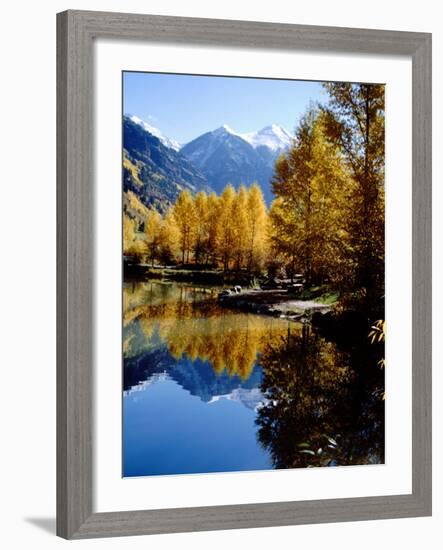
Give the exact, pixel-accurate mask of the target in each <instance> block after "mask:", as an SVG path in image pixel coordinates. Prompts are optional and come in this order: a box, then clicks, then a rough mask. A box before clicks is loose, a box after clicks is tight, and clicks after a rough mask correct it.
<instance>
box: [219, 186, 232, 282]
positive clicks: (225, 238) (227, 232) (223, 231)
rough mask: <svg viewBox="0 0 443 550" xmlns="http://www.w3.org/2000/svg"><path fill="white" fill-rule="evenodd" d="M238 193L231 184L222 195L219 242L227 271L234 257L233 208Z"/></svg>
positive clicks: (222, 259) (220, 253)
mask: <svg viewBox="0 0 443 550" xmlns="http://www.w3.org/2000/svg"><path fill="white" fill-rule="evenodd" d="M235 196H236V192H235V189H234V187H233V186H232V185H231V184H228V185H227V186H226V187H225V188H224V190H223V193H222V194H221V195H220V216H219V229H220V233H219V241H218V252H219V255H220V258H221V262H222V265H223V269H224V270H225V271H227V270H228V269H229V266H230V262H231V260H232V256H233V250H232V249H233V245H234V230H233V206H234V200H235Z"/></svg>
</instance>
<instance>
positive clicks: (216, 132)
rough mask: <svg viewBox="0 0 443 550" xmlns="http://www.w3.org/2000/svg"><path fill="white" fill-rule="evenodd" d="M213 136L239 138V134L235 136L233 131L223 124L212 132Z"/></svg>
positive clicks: (235, 133)
mask: <svg viewBox="0 0 443 550" xmlns="http://www.w3.org/2000/svg"><path fill="white" fill-rule="evenodd" d="M212 133H213V134H214V135H215V136H217V135H225V134H231V135H232V136H239V135H240V134H237V132H236V131H235V130H233V129H232V128H231V127H230V126H228V125H227V124H223V125H222V126H220V128H217V129H215V130H214V131H213V132H212Z"/></svg>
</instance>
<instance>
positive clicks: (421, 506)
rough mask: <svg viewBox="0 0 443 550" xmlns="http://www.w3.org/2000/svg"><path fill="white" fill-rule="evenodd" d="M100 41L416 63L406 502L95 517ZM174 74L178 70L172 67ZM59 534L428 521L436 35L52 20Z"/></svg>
mask: <svg viewBox="0 0 443 550" xmlns="http://www.w3.org/2000/svg"><path fill="white" fill-rule="evenodd" d="M97 38H112V39H121V40H142V41H150V42H163V43H176V44H180V43H181V44H190V43H193V44H205V45H212V46H217V45H226V44H229V45H230V46H236V47H249V48H262V49H263V48H267V49H286V50H291V49H293V50H303V51H319V52H322V51H324V52H328V51H337V52H346V53H359V54H380V55H400V56H408V57H410V58H411V59H412V94H413V101H412V118H413V140H412V141H413V142H412V162H413V166H412V169H413V190H412V197H411V198H412V205H413V211H412V212H413V221H412V223H413V237H412V246H413V251H412V252H413V262H412V277H413V296H412V307H413V327H412V365H413V366H412V383H413V388H412V416H413V418H412V494H406V495H401V494H400V495H394V496H379V497H361V498H340V499H332V500H311V501H301V502H296V501H295V502H274V503H261V504H246V505H230V506H226V505H223V506H210V507H198V508H181V509H161V510H138V511H130V512H109V513H94V512H93V476H92V471H93V469H92V458H93V445H94V441H93V432H92V424H93V417H92V410H93V368H92V367H93V360H92V358H93V348H94V342H93V336H92V335H93V310H92V303H93V269H94V254H93V251H94V239H93V212H94V208H93V200H94V190H93V169H94V158H93V128H92V121H93V43H94V40H95V39H97ZM178 69H179V67H178ZM57 256H58V258H57V534H58V535H59V536H61V537H64V538H67V539H78V538H87V537H105V536H122V535H143V534H153V533H173V532H185V531H203V530H215V529H237V528H246V527H267V526H278V525H296V524H304V523H325V522H339V521H352V520H369V519H384V518H401V517H413V516H427V515H430V514H431V501H432V498H431V35H430V34H426V33H412V32H397V31H380V30H366V29H350V28H332V27H316V26H300V25H288V24H277V23H256V22H245V21H223V20H215V19H198V18H181V17H163V16H157V15H155V16H154V15H136V14H124V13H102V12H88V11H66V12H63V13H60V14H58V15H57Z"/></svg>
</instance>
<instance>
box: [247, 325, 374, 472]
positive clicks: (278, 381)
mask: <svg viewBox="0 0 443 550" xmlns="http://www.w3.org/2000/svg"><path fill="white" fill-rule="evenodd" d="M361 343H362V344H363V346H364V343H363V342H361ZM364 347H365V348H366V349H363V348H362V346H361V345H360V346H354V345H351V346H349V348H348V349H339V348H338V346H337V345H336V344H335V343H333V342H328V341H327V340H326V339H325V338H323V337H321V336H320V335H319V334H317V333H315V332H313V331H312V330H311V329H310V328H309V327H308V326H307V325H306V326H304V328H303V330H302V332H301V334H300V333H299V332H297V331H295V332H292V333H291V334H290V335H288V336H287V337H286V338H282V339H281V340H280V342H279V343H278V344H276V343H271V344H268V345H267V346H266V348H265V350H264V352H263V353H262V355H261V359H260V362H261V365H262V369H263V379H262V385H261V390H262V392H263V394H264V396H265V398H266V400H265V403H264V404H263V406H262V407H261V408H260V409H259V411H258V416H257V420H256V423H257V425H258V437H259V440H260V442H261V444H262V445H263V446H264V447H265V448H266V449H267V450H268V451H269V452H270V454H271V457H272V461H273V465H274V467H275V468H304V467H310V466H334V465H351V464H354V465H355V464H370V463H377V464H378V463H383V462H384V401H383V400H382V399H381V398H380V394H379V391H378V389H379V387H381V386H383V375H384V373H383V370H381V369H379V368H378V367H377V366H376V363H377V361H376V360H375V358H374V357H373V355H374V353H373V351H372V350H371V349H370V346H369V345H367V346H364Z"/></svg>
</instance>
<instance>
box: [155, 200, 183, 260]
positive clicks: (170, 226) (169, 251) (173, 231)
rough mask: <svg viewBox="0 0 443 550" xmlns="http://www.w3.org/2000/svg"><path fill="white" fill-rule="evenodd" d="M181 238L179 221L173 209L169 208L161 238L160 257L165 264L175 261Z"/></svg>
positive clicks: (163, 223) (162, 227)
mask: <svg viewBox="0 0 443 550" xmlns="http://www.w3.org/2000/svg"><path fill="white" fill-rule="evenodd" d="M179 239H180V232H179V229H178V227H177V223H176V221H175V218H174V216H173V214H172V212H171V210H168V212H166V214H165V216H164V218H163V220H162V225H161V229H160V239H159V240H160V243H159V248H160V259H161V261H162V262H163V264H167V263H170V262H173V261H175V256H176V254H177V251H178V246H179Z"/></svg>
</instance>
